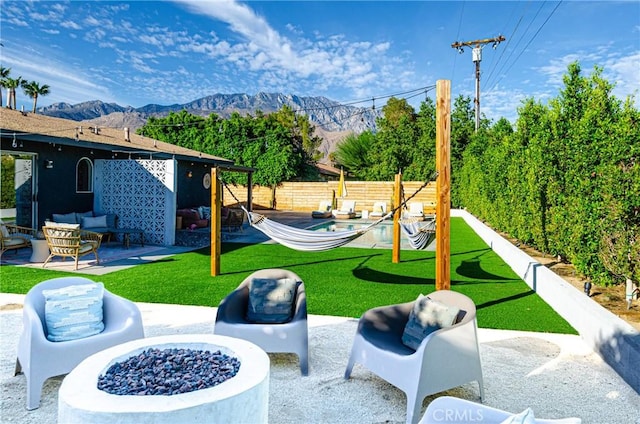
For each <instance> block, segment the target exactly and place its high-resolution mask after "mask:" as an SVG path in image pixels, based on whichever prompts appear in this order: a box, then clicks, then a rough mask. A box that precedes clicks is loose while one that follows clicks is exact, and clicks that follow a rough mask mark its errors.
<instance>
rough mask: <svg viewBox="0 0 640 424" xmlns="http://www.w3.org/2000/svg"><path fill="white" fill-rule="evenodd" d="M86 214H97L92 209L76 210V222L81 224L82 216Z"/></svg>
mask: <svg viewBox="0 0 640 424" xmlns="http://www.w3.org/2000/svg"><path fill="white" fill-rule="evenodd" d="M87 216H97V215H94V214H93V211H86V212H76V222H77V223H78V224H82V218H84V217H87Z"/></svg>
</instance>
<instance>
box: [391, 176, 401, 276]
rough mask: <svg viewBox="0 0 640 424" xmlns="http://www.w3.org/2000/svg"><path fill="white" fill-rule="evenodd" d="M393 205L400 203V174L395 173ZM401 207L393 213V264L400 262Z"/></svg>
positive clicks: (396, 205)
mask: <svg viewBox="0 0 640 424" xmlns="http://www.w3.org/2000/svg"><path fill="white" fill-rule="evenodd" d="M393 197H394V199H393V202H394V204H393V207H398V206H400V203H402V174H401V173H397V174H396V179H395V185H394V189H393ZM401 213H402V211H401V209H400V208H398V209H396V211H395V213H394V214H393V250H392V251H391V261H392V262H393V263H394V264H397V263H399V262H400V222H399V221H400V214H401Z"/></svg>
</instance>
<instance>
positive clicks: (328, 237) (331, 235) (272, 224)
mask: <svg viewBox="0 0 640 424" xmlns="http://www.w3.org/2000/svg"><path fill="white" fill-rule="evenodd" d="M242 209H243V210H244V211H245V212H246V213H247V216H248V217H249V225H251V226H252V227H253V228H255V229H257V230H259V231H261V232H263V233H264V234H265V235H267V236H268V237H269V238H271V239H272V240H275V241H277V242H278V243H280V244H282V245H283V246H287V247H288V248H290V249H294V250H301V251H305V252H321V251H323V250H330V249H333V248H336V247H340V246H344V245H345V244H347V243H349V242H350V241H352V240H354V239H356V238H358V237H360V236H361V235H363V234H364V233H366V232H367V231H369V230H370V229H371V228H372V227H374V226H375V225H377V224H379V223H380V222H382V221H384V220H385V219H386V218H388V217H389V216H391V214H392V213H391V212H390V213H388V214H387V215H385V216H383V217H382V218H380V219H378V220H377V221H374V222H372V223H371V224H369V225H367V226H364V227H362V228H358V229H356V230H341V231H326V232H325V231H313V230H304V229H300V228H295V227H291V226H289V225H285V224H281V223H279V222H276V221H272V220H270V219H269V218H267V217H266V216H264V215H260V214H258V213H255V212H249V211H247V210H246V209H245V208H242Z"/></svg>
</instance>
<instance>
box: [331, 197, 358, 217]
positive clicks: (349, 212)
mask: <svg viewBox="0 0 640 424" xmlns="http://www.w3.org/2000/svg"><path fill="white" fill-rule="evenodd" d="M333 216H334V217H336V218H338V219H351V218H355V217H356V201H355V200H343V201H342V205H341V206H340V209H338V210H335V211H333Z"/></svg>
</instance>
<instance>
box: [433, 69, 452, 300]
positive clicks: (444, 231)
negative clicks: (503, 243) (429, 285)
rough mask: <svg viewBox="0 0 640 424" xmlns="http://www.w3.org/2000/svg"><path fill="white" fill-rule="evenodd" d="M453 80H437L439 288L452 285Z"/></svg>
mask: <svg viewBox="0 0 640 424" xmlns="http://www.w3.org/2000/svg"><path fill="white" fill-rule="evenodd" d="M450 144H451V81H449V80H438V81H437V82H436V169H437V171H438V178H437V180H436V290H449V288H450V287H451V269H450V268H451V258H450V255H451V251H450V244H451V243H450V238H451V227H450V224H451V223H450V219H451V163H450V157H451V152H450Z"/></svg>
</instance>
